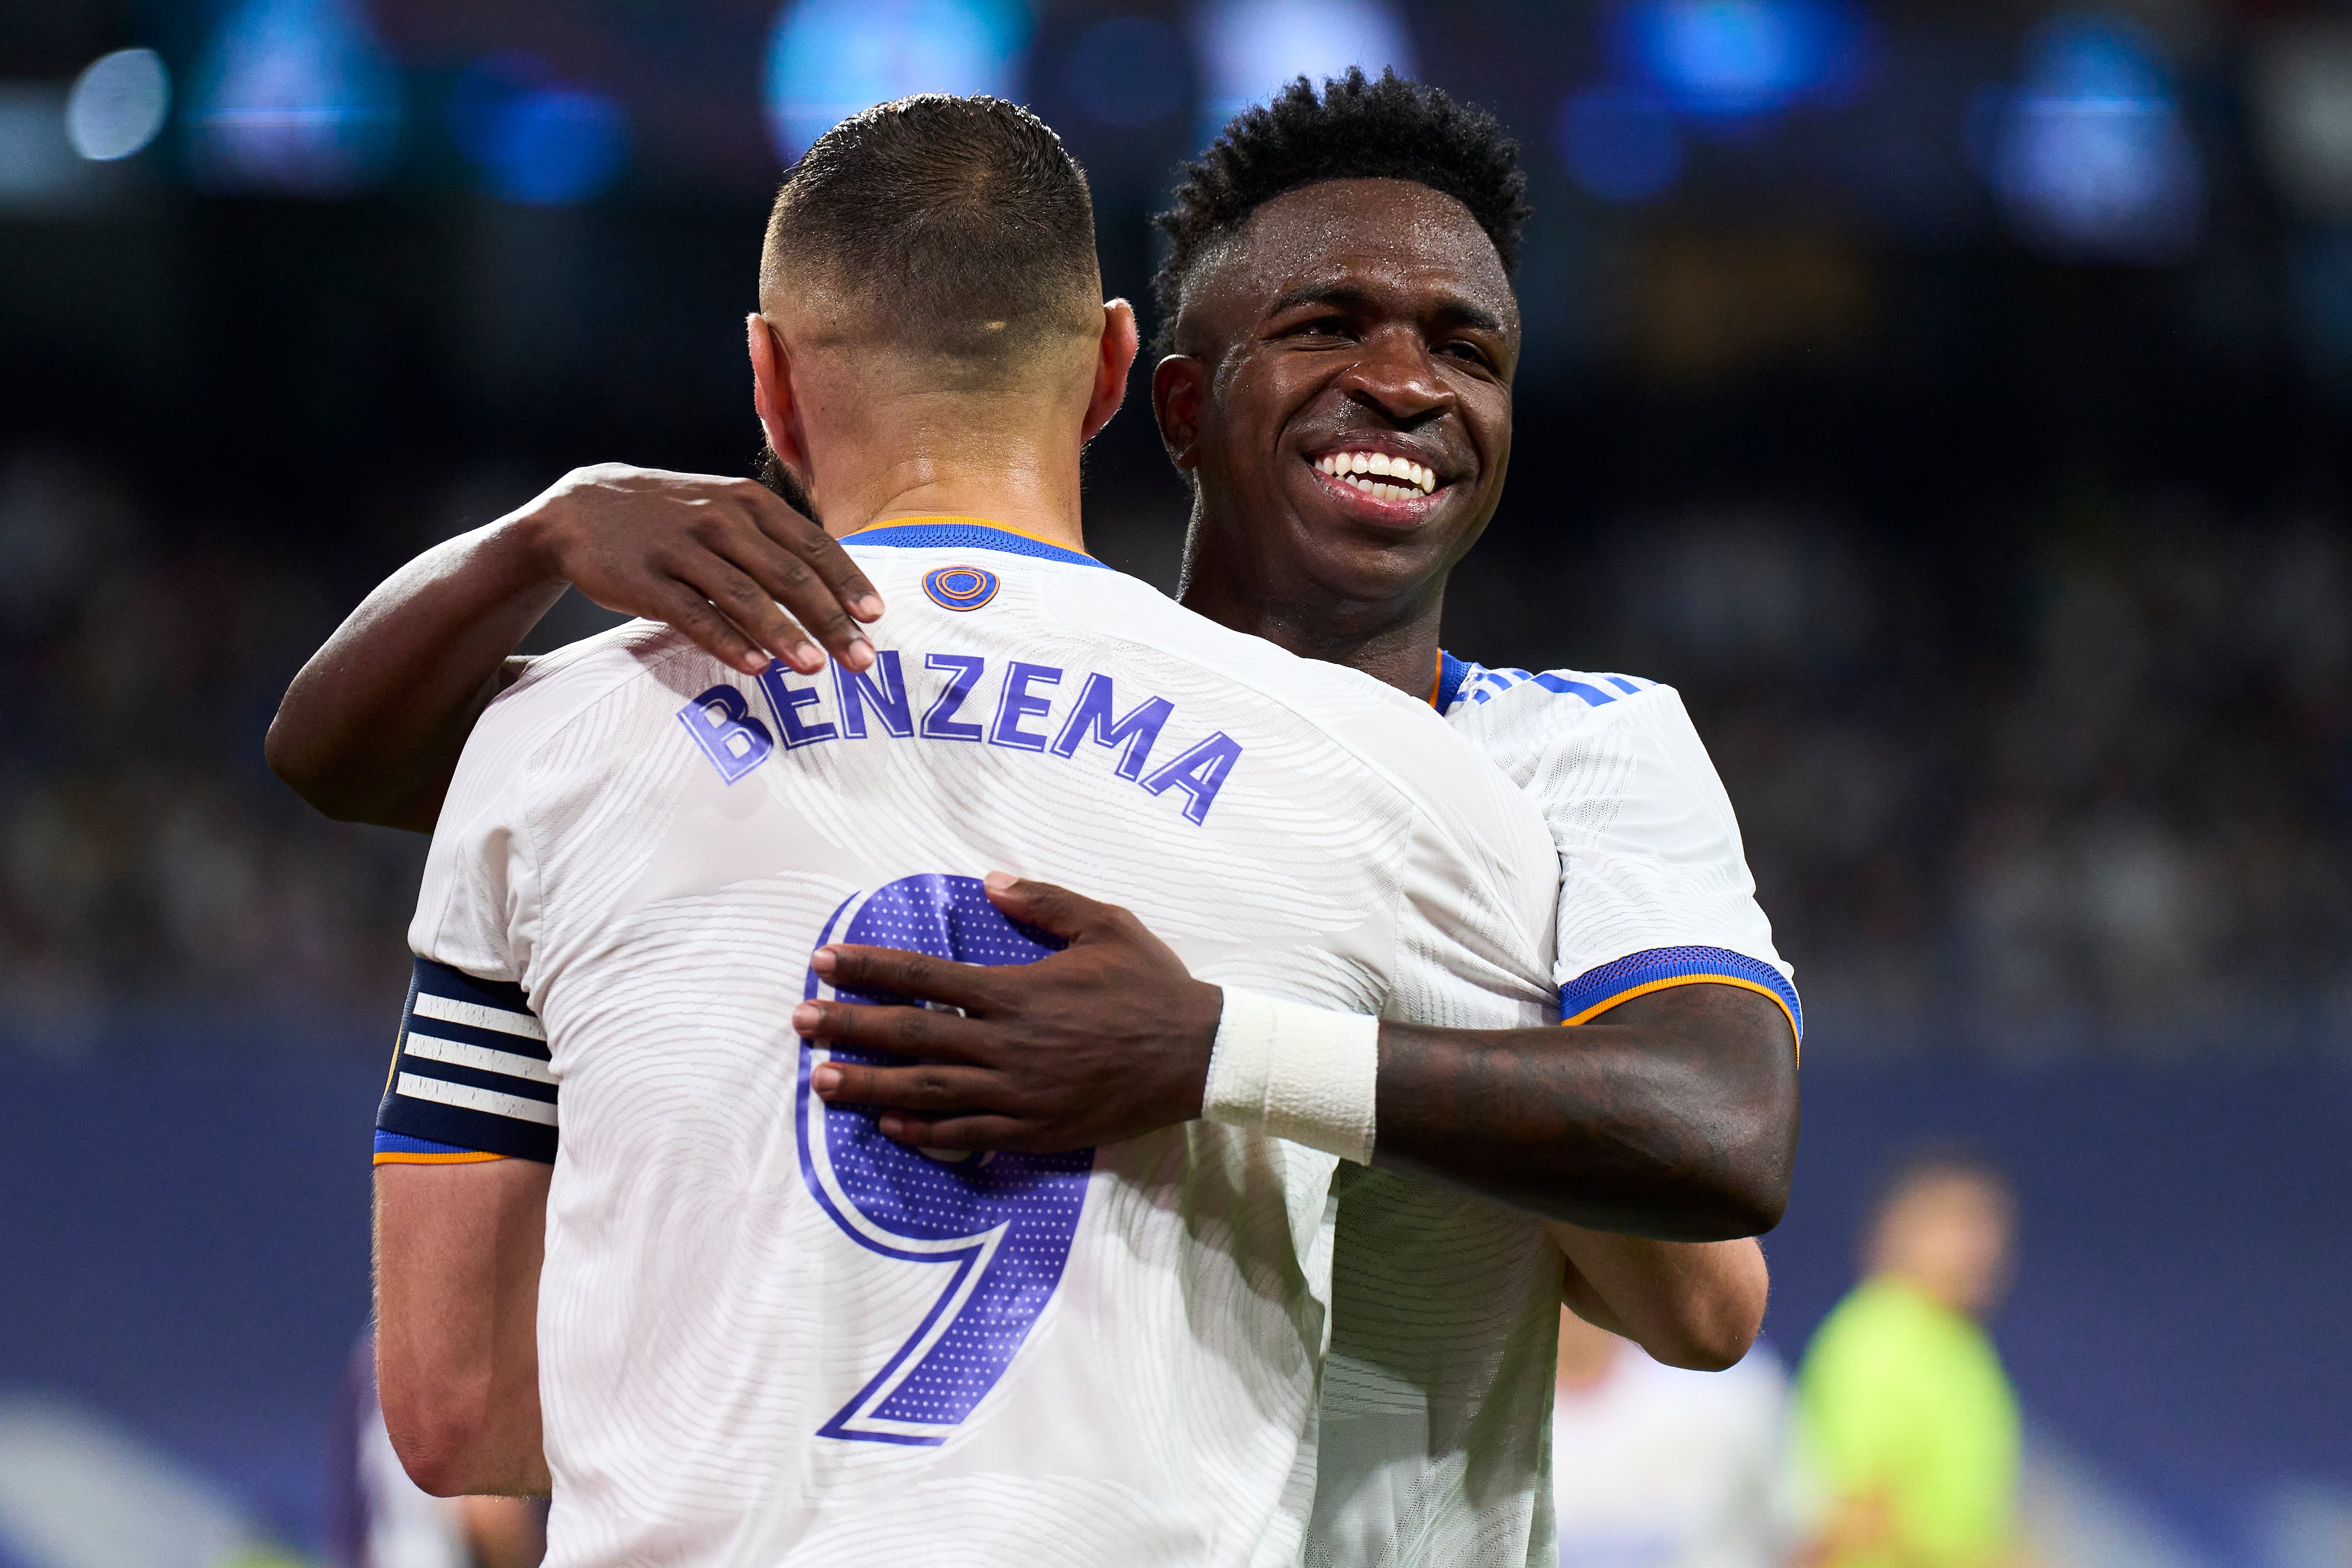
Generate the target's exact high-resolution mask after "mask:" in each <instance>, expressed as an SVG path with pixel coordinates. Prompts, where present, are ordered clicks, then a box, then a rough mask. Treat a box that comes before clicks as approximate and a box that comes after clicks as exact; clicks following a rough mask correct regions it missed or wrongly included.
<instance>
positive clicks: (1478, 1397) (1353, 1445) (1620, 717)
mask: <svg viewBox="0 0 2352 1568" xmlns="http://www.w3.org/2000/svg"><path fill="white" fill-rule="evenodd" d="M1433 700H1434V702H1435V705H1436V706H1437V708H1438V710H1439V711H1441V712H1443V713H1444V715H1445V718H1446V720H1447V721H1448V722H1449V723H1450V724H1451V725H1452V726H1453V727H1454V731H1455V733H1457V734H1459V735H1461V736H1462V737H1463V738H1464V739H1465V740H1467V741H1468V742H1471V743H1472V744H1473V745H1474V746H1475V747H1476V748H1478V749H1479V750H1480V751H1482V752H1485V753H1486V755H1487V756H1488V757H1489V758H1491V759H1492V760H1493V761H1494V762H1495V763H1496V765H1497V766H1499V767H1500V768H1501V769H1502V770H1503V771H1504V773H1507V774H1508V775H1509V777H1510V778H1511V780H1512V782H1514V783H1515V784H1517V785H1518V786H1519V787H1520V788H1521V789H1523V790H1525V791H1526V792H1527V793H1528V795H1529V797H1530V798H1531V799H1532V800H1533V801H1534V802H1535V804H1536V805H1538V806H1539V807H1540V808H1541V809H1542V811H1543V814H1544V816H1545V819H1546V821H1547V822H1548V823H1549V826H1550V830H1551V838H1552V842H1553V844H1554V845H1555V846H1556V847H1557V848H1558V850H1559V863H1560V883H1559V921H1558V946H1557V956H1556V959H1555V962H1554V969H1553V980H1554V983H1555V984H1557V985H1558V987H1559V1015H1558V1016H1559V1019H1560V1021H1561V1022H1563V1023H1580V1022H1582V1021H1583V1020H1585V1019H1587V1018H1591V1017H1593V1016H1596V1015H1598V1014H1600V1013H1602V1012H1605V1011H1606V1010H1608V1009H1609V1008H1610V1007H1612V1006H1614V1005H1616V1004H1618V1003H1620V1002H1622V1001H1625V1000H1626V999H1628V998H1629V997H1633V996H1637V995H1641V994H1643V993H1645V992H1649V991H1654V990H1658V989H1661V988H1663V987H1665V986H1669V985H1682V984H1693V983H1696V982H1708V983H1713V984H1729V985H1738V986H1743V987H1746V988H1748V989H1749V990H1754V991H1759V992H1761V993H1763V994H1766V995H1769V996H1770V997H1771V998H1772V999H1773V1000H1774V1001H1776V1002H1777V1003H1779V1004H1780V1005H1781V1007H1782V1008H1784V1009H1785V1010H1786V1011H1787V1013H1788V1016H1789V1020H1790V1027H1791V1029H1792V1031H1793V1030H1799V1029H1801V1020H1802V1017H1803V1015H1802V1013H1801V1010H1800V1008H1799V1004H1798V1000H1797V993H1796V991H1795V989H1794V987H1793V986H1791V985H1790V973H1791V972H1790V969H1789V966H1788V965H1787V964H1785V963H1781V962H1780V955H1779V954H1778V953H1777V952H1774V951H1773V948H1772V931H1771V926H1770V923H1769V921H1766V920H1765V918H1764V912H1763V910H1760V909H1759V908H1758V907H1757V903H1756V889H1755V881H1754V879H1753V878H1751V877H1750V876H1749V875H1748V864H1747V859H1746V857H1745V855H1744V854H1743V852H1742V850H1741V848H1740V844H1739V826H1738V822H1737V821H1736V820H1735V819H1734V817H1733V816H1732V811H1731V802H1730V800H1729V798H1728V797H1727V796H1726V795H1725V794H1724V791H1723V784H1722V783H1721V781H1720V780H1719V779H1717V776H1716V773H1715V768H1714V765H1713V764H1712V763H1710V762H1709V761H1708V760H1707V755H1706V747H1705V746H1704V745H1702V744H1701V743H1700V742H1699V738H1698V734H1697V732H1696V730H1694V729H1693V728H1692V725H1691V721H1690V716H1689V715H1688V714H1687V713H1685V711H1684V710H1683V705H1682V699H1681V698H1680V697H1679V696H1678V695H1676V693H1675V690H1674V689H1673V688H1671V687H1666V686H1660V685H1658V684H1656V683H1655V682H1654V681H1648V680H1641V679H1635V678H1633V677H1631V676H1622V675H1592V674H1586V673H1583V672H1580V671H1573V670H1551V671H1547V672H1545V673H1543V674H1539V675H1531V674H1529V673H1528V671H1526V670H1523V669H1486V668H1482V667H1480V666H1477V665H1475V664H1469V663H1466V662H1465V661H1463V660H1460V659H1456V658H1453V657H1452V656H1451V655H1446V656H1444V658H1442V660H1441V663H1440V668H1439V673H1438V679H1437V683H1436V687H1435V689H1434V691H1433ZM1464 1000H1465V1007H1464V1013H1463V1015H1461V1016H1445V1017H1437V1018H1433V1019H1432V1020H1430V1021H1432V1022H1436V1023H1444V1024H1454V1025H1457V1026H1462V1027H1478V1026H1476V1025H1473V1024H1471V1023H1470V1022H1469V1021H1468V1018H1467V1016H1466V1014H1467V1013H1468V1012H1469V1011H1471V1010H1472V1009H1470V1008H1469V1006H1468V1005H1467V1001H1468V999H1467V997H1466V995H1465V999H1464ZM1334 1190H1335V1191H1336V1192H1337V1194H1339V1237H1338V1240H1337V1243H1336V1247H1335V1254H1334V1262H1333V1277H1332V1340H1331V1353H1330V1358H1329V1360H1328V1363H1326V1366H1325V1370H1324V1392H1323V1425H1322V1433H1321V1437H1320V1444H1321V1450H1320V1460H1319V1465H1320V1478H1319V1479H1318V1485H1317V1490H1316V1499H1315V1512H1314V1520H1313V1524H1312V1527H1311V1529H1310V1531H1309V1535H1308V1550H1307V1560H1308V1562H1309V1563H1311V1564H1313V1565H1314V1568H1392V1565H1402V1564H1408V1563H1410V1564H1427V1565H1429V1568H1506V1565H1507V1568H1522V1565H1525V1568H1536V1565H1538V1564H1542V1565H1545V1568H1549V1563H1550V1561H1551V1557H1552V1552H1553V1521H1552V1486H1551V1479H1550V1472H1549V1427H1550V1415H1551V1403H1552V1401H1551V1386H1552V1364H1553V1360H1554V1352H1555V1351H1556V1348H1557V1340H1558V1334H1559V1295H1560V1275H1561V1260H1560V1256H1559V1249H1558V1248H1557V1247H1554V1246H1553V1245H1552V1243H1551V1240H1550V1238H1549V1236H1547V1235H1546V1233H1545V1231H1544V1228H1543V1222H1542V1221H1541V1220H1540V1219H1538V1218H1537V1217H1536V1216H1534V1215H1528V1214H1526V1213H1523V1212H1520V1211H1517V1210H1514V1209H1508V1208H1505V1207H1503V1206H1502V1205H1498V1204H1495V1203H1491V1202H1489V1201H1487V1200H1486V1199H1484V1198H1480V1197H1476V1196H1475V1195H1473V1194H1467V1193H1463V1192H1458V1191H1455V1190H1454V1189H1451V1188H1447V1187H1441V1186H1438V1185H1435V1184H1432V1183H1429V1182H1425V1181H1421V1180H1418V1179H1416V1178H1414V1177H1411V1176H1406V1175H1400V1174H1398V1173H1394V1172H1391V1171H1383V1170H1367V1169H1365V1168H1363V1167H1361V1166H1356V1165H1348V1166H1344V1167H1341V1168H1340V1170H1339V1174H1338V1178H1337V1180H1336V1181H1335V1183H1334Z"/></svg>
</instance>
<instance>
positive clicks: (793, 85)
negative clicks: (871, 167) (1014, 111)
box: [767, 0, 1029, 160]
mask: <svg viewBox="0 0 2352 1568" xmlns="http://www.w3.org/2000/svg"><path fill="white" fill-rule="evenodd" d="M1028 45H1029V13H1028V11H1027V9H1026V8H1025V7H1024V6H1023V5H1021V4H1019V0H793V3H792V4H790V5H786V6H785V7H784V9H783V11H782V13H781V14H780V15H779V16H777V18H776V27H775V31H774V32H773V33H772V35H771V36H770V38H769V42H768V75H767V107H768V128H769V132H770V133H771V135H772V136H773V138H774V140H775V143H776V149H777V151H778V152H780V153H782V154H783V155H784V157H785V158H786V159H788V160H790V159H797V158H798V157H799V156H800V155H801V154H802V153H805V152H807V151H808V149H809V146H810V144H811V143H812V142H815V140H816V139H817V138H818V137H820V136H822V135H824V133H825V132H827V131H830V130H832V129H833V127H834V126H835V125H836V124H838V123H839V122H840V121H843V120H845V119H846V118H848V117H849V116H850V115H853V114H856V113H857V112H858V111H859V110H864V109H871V108H872V107H873V106H874V105H876V104H877V103H887V102H888V101H890V100H892V99H896V98H904V97H906V96H908V94H909V93H917V92H954V93H992V94H994V95H995V96H997V97H999V98H1017V97H1019V96H1020V88H1021V79H1022V68H1023V66H1024V57H1025V55H1026V53H1027V50H1028Z"/></svg>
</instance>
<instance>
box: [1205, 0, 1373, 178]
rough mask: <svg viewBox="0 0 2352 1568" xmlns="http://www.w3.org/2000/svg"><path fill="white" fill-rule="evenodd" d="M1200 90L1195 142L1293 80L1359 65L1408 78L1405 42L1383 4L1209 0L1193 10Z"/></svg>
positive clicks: (1317, 79)
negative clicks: (1387, 69) (1389, 70)
mask: <svg viewBox="0 0 2352 1568" xmlns="http://www.w3.org/2000/svg"><path fill="white" fill-rule="evenodd" d="M1193 41H1194V44H1195V46H1196V47H1197V48H1198V50H1199V53H1200V58H1201V68H1202V78H1203V80H1204V89H1205V90H1204V92H1203V95H1202V103H1201V123H1200V141H1201V142H1202V145H1206V144H1207V143H1208V142H1213V141H1214V140H1215V139H1216V136H1217V133H1218V132H1220V131H1223V129H1224V127H1225V122H1226V121H1229V120H1231V119H1232V118H1233V117H1234V115H1236V114H1238V113H1240V112H1241V111H1242V110H1244V109H1245V108H1247V107H1248V106H1249V105H1251V104H1253V103H1263V102H1265V100H1267V99H1269V98H1271V97H1273V96H1274V95H1275V94H1276V92H1279V91H1280V90H1281V89H1284V88H1285V87H1287V86H1288V85H1290V83H1291V82H1292V81H1293V80H1294V79H1297V78H1298V77H1302V76H1303V77H1305V78H1306V79H1307V80H1308V81H1310V82H1313V83H1315V84H1316V85H1317V86H1318V87H1319V86H1321V85H1322V83H1323V82H1324V81H1325V80H1327V79H1329V78H1331V77H1336V76H1340V75H1344V74H1345V73H1346V71H1347V69H1348V68H1349V67H1350V66H1360V67H1362V68H1363V70H1364V74H1365V75H1367V76H1374V77H1377V76H1378V75H1380V73H1381V68H1382V67H1383V66H1393V67H1394V68H1396V73H1397V74H1398V75H1399V76H1411V75H1412V74H1413V53H1412V37H1411V35H1409V34H1408V33H1407V32H1406V31H1405V26H1404V18H1403V17H1402V16H1400V15H1399V14H1398V12H1397V10H1396V8H1395V7H1394V6H1393V5H1388V4H1386V3H1385V0H1209V3H1208V4H1206V5H1202V6H1201V7H1200V8H1199V9H1198V10H1196V11H1195V12H1194V13H1193Z"/></svg>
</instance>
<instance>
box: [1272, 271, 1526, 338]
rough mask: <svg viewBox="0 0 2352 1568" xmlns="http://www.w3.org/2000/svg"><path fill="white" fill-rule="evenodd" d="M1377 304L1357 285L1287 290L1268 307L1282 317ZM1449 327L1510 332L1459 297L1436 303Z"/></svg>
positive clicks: (1492, 316)
mask: <svg viewBox="0 0 2352 1568" xmlns="http://www.w3.org/2000/svg"><path fill="white" fill-rule="evenodd" d="M1373 303H1374V300H1373V298H1372V292H1371V290H1370V289H1366V288H1364V287H1362V286H1361V285H1360V284H1355V283H1302V284H1300V285H1299V286H1298V287H1297V288H1296V289H1286V290H1284V291H1283V292H1282V293H1280V294H1278V295H1276V297H1275V300H1274V302H1273V303H1272V304H1270V305H1268V306H1267V307H1266V310H1265V313H1266V314H1267V315H1269V316H1279V315H1281V314H1282V313H1283V312H1284V311H1286V310H1297V308H1298V307H1299V306H1301V305H1328V306H1330V307H1331V308H1332V309H1333V310H1342V311H1346V312H1348V313H1349V314H1355V313H1357V312H1360V311H1362V310H1365V309H1367V308H1368V307H1370V306H1371V305H1372V304H1373ZM1432 313H1433V315H1435V316H1436V318H1437V319H1438V320H1439V321H1443V322H1444V323H1445V324H1446V325H1448V326H1453V327H1465V328H1467V329H1469V330H1470V331H1481V332H1501V331H1507V328H1506V327H1505V326H1504V324H1503V320H1502V318H1501V317H1499V316H1497V315H1496V314H1495V312H1494V311H1492V310H1487V309H1486V308H1485V307H1484V306H1482V305H1474V304H1472V303H1471V302H1470V301H1469V300H1465V299H1464V298H1462V296H1460V295H1458V294H1453V295H1448V296H1446V297H1445V298H1444V299H1443V300H1439V301H1438V303H1437V307H1436V309H1435V310H1434V311H1433V312H1432Z"/></svg>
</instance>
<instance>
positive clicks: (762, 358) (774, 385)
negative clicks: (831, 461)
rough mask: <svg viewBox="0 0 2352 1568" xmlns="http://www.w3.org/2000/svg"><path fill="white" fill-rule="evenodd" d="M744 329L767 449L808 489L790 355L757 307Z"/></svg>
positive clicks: (806, 459) (754, 400) (805, 453)
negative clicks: (749, 349)
mask: <svg viewBox="0 0 2352 1568" xmlns="http://www.w3.org/2000/svg"><path fill="white" fill-rule="evenodd" d="M743 329H744V332H745V335H746V336H747V337H748V338H749V340H750V346H751V406H752V407H754V408H756V409H758V410H759V413H760V427H761V429H762V430H765V431H766V432H767V433H768V447H769V449H770V450H771V451H772V452H774V453H775V454H776V460H777V461H778V462H780V463H782V464H783V465H784V467H785V468H787V469H789V470H791V473H792V476H793V479H796V480H798V481H799V483H800V486H801V488H802V489H803V491H805V490H807V489H809V488H810V486H809V477H810V476H809V457H808V442H807V440H806V439H805V437H804V436H803V432H802V429H801V410H800V404H799V402H798V401H797V400H796V399H795V398H794V397H793V365H792V357H791V356H790V355H789V354H788V353H786V352H785V350H784V342H783V340H782V338H780V337H778V336H777V335H776V330H775V328H773V327H772V326H770V325H769V324H768V319H767V318H766V317H765V316H762V315H761V314H760V313H759V312H758V311H757V310H754V311H752V312H751V314H750V315H749V316H746V317H745V318H744V319H743Z"/></svg>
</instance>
